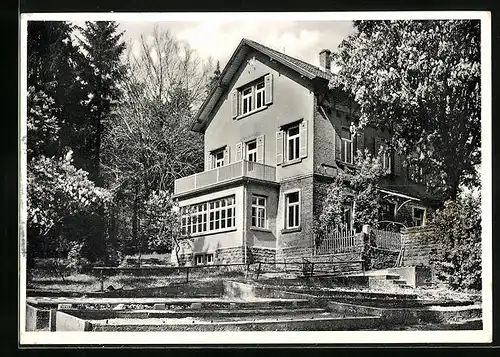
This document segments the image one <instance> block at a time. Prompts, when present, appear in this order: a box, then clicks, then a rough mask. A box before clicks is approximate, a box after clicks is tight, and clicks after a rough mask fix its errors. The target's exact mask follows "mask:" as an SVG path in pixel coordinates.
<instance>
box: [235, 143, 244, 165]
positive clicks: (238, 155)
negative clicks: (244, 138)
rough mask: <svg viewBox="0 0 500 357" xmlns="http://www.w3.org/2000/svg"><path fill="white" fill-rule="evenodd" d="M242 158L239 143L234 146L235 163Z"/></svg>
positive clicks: (241, 148) (241, 144)
mask: <svg viewBox="0 0 500 357" xmlns="http://www.w3.org/2000/svg"><path fill="white" fill-rule="evenodd" d="M242 158H243V143H242V142H239V143H238V144H236V161H240V160H241V159H242Z"/></svg>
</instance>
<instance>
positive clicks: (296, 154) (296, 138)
mask: <svg viewBox="0 0 500 357" xmlns="http://www.w3.org/2000/svg"><path fill="white" fill-rule="evenodd" d="M293 129H297V134H293V135H290V131H292V130H293ZM285 133H286V145H285V150H286V161H287V162H288V161H295V160H298V159H300V125H299V124H297V125H293V126H291V127H289V128H288V129H286V131H285ZM291 142H292V143H293V145H295V146H294V147H293V150H292V155H291V157H290V143H291Z"/></svg>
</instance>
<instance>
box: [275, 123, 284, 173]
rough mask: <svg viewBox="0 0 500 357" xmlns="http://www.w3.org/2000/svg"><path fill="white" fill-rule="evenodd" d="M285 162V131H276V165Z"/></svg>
mask: <svg viewBox="0 0 500 357" xmlns="http://www.w3.org/2000/svg"><path fill="white" fill-rule="evenodd" d="M282 163H283V131H281V130H280V131H277V132H276V165H281V164H282Z"/></svg>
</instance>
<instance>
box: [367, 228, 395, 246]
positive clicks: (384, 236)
mask: <svg viewBox="0 0 500 357" xmlns="http://www.w3.org/2000/svg"><path fill="white" fill-rule="evenodd" d="M372 231H373V233H374V235H375V246H376V248H380V249H385V250H391V251H399V250H400V249H401V233H398V232H393V231H389V230H381V229H373V230H372Z"/></svg>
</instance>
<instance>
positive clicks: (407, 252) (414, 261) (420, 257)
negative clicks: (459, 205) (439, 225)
mask: <svg viewBox="0 0 500 357" xmlns="http://www.w3.org/2000/svg"><path fill="white" fill-rule="evenodd" d="M432 232H433V228H432V227H429V226H427V227H412V228H408V229H407V230H406V232H404V233H403V235H402V244H403V247H404V254H403V261H402V264H401V265H402V266H430V264H429V258H430V255H431V251H432V250H433V249H435V250H438V251H439V250H441V249H442V246H441V245H440V242H439V238H438V237H436V236H435V235H433V234H432ZM429 233H431V234H429Z"/></svg>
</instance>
